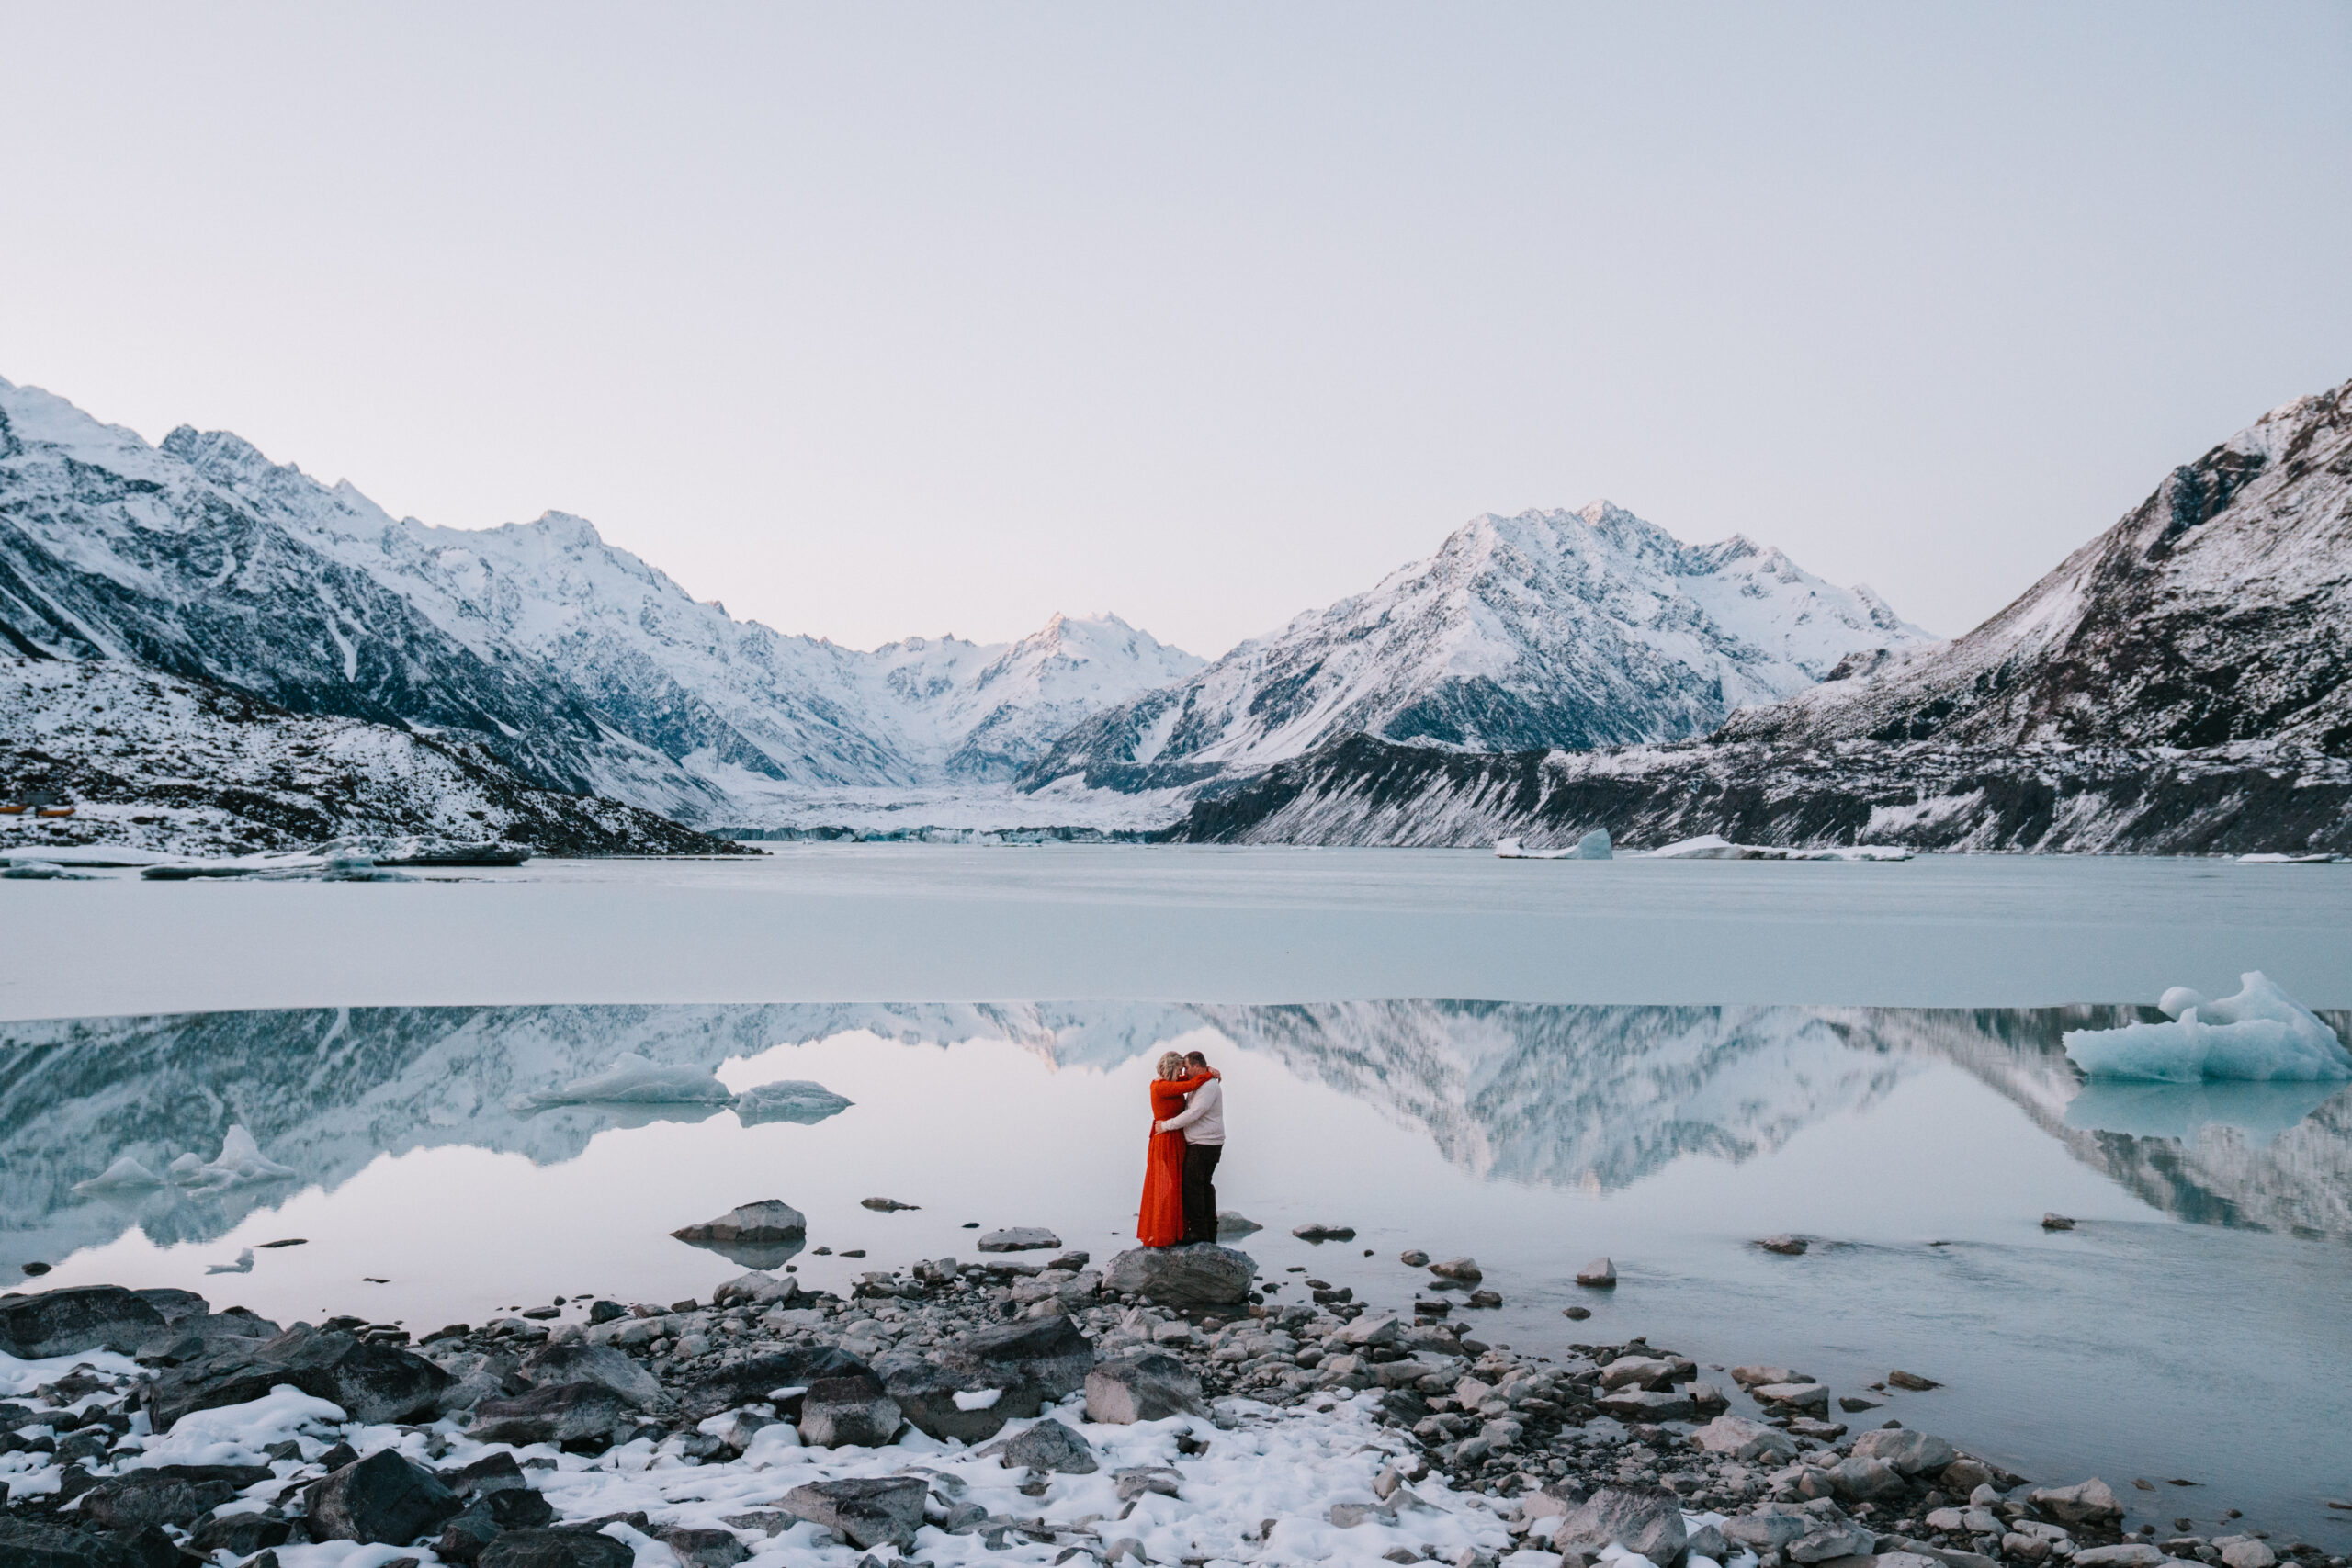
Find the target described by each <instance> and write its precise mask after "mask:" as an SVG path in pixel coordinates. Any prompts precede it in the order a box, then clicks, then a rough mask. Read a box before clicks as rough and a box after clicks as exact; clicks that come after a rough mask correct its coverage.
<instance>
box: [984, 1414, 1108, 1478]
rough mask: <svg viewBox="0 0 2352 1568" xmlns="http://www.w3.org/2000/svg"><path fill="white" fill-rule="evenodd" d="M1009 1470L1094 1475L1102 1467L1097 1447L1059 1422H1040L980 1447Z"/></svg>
mask: <svg viewBox="0 0 2352 1568" xmlns="http://www.w3.org/2000/svg"><path fill="white" fill-rule="evenodd" d="M981 1452H982V1453H983V1454H994V1455H995V1456H996V1457H997V1462H998V1463H1000V1464H1001V1465H1003V1466H1004V1467H1005V1468H1006V1469H1007V1470H1043V1471H1051V1472H1055V1473H1056V1474H1059V1475H1091V1474H1093V1473H1094V1472H1096V1471H1098V1470H1100V1469H1102V1468H1103V1461H1101V1460H1099V1459H1097V1458H1095V1457H1094V1446H1093V1445H1092V1444H1091V1443H1089V1442H1088V1441H1087V1440H1086V1439H1085V1438H1081V1437H1080V1436H1079V1435H1078V1434H1077V1433H1076V1432H1073V1431H1071V1430H1070V1429H1069V1427H1065V1426H1063V1425H1062V1424H1061V1423H1060V1422H1058V1421H1053V1420H1046V1421H1040V1422H1038V1423H1037V1424H1036V1425H1035V1426H1034V1427H1030V1428H1028V1429H1027V1430H1026V1431H1023V1432H1017V1433H1015V1434H1014V1435H1013V1436H1012V1437H1010V1438H1005V1439H1004V1440H1003V1441H1002V1442H999V1443H991V1444H990V1445H989V1447H987V1448H986V1449H983V1450H981Z"/></svg>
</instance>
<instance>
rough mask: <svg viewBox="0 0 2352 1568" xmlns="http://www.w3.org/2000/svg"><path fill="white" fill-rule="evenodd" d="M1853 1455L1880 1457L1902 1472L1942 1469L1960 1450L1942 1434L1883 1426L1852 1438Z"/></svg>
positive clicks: (1913, 1472)
mask: <svg viewBox="0 0 2352 1568" xmlns="http://www.w3.org/2000/svg"><path fill="white" fill-rule="evenodd" d="M1854 1457H1855V1458H1856V1459H1880V1460H1884V1461H1886V1462H1887V1463H1889V1464H1891V1465H1893V1466H1894V1468H1895V1469H1897V1470H1899V1471H1901V1472H1903V1473H1904V1474H1905V1475H1921V1474H1925V1473H1926V1472H1928V1471H1935V1470H1941V1469H1943V1468H1944V1466H1946V1465H1948V1464H1950V1463H1951V1461H1954V1460H1956V1459H1958V1458H1959V1457H1960V1450H1958V1449H1955V1448H1953V1447H1952V1446H1951V1444H1950V1443H1948V1442H1945V1441H1944V1440H1943V1439H1942V1438H1931V1437H1929V1436H1928V1434H1927V1433H1925V1432H1915V1431H1912V1430H1911V1429H1910V1428H1909V1427H1881V1428H1879V1429H1878V1430H1876V1431H1873V1432H1864V1433H1863V1434H1862V1435H1861V1436H1860V1437H1859V1438H1855V1439H1854Z"/></svg>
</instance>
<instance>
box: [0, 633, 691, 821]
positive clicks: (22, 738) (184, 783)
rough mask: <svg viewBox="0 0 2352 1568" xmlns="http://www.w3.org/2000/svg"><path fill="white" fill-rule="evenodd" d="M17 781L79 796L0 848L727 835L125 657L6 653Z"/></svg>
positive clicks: (7, 776)
mask: <svg viewBox="0 0 2352 1568" xmlns="http://www.w3.org/2000/svg"><path fill="white" fill-rule="evenodd" d="M0 782H5V783H6V785H7V786H8V787H9V788H11V789H12V790H23V791H27V792H30V791H35V790H44V791H48V792H50V793H51V794H54V795H59V796H61V797H62V798H65V799H68V800H72V801H74V803H75V805H76V810H75V812H74V816H72V817H71V818H50V819H41V818H35V817H33V816H30V815H19V816H15V817H0V852H7V851H12V850H28V849H37V848H46V847H51V846H55V845H61V844H92V843H100V844H108V845H118V844H120V845H130V846H132V847H134V848H138V849H144V850H154V851H160V852H167V853H174V854H242V853H249V852H255V851H271V850H292V849H301V848H306V847H309V846H311V845H315V844H317V843H320V842H322V841H323V840H333V839H342V838H345V837H353V838H368V839H380V838H396V837H405V836H409V835H415V836H418V837H422V838H427V839H437V840H461V841H469V842H478V841H481V840H504V841H507V842H511V843H516V844H523V845H527V846H529V847H531V848H534V849H537V850H538V851H539V852H541V853H545V854H674V853H708V852H713V851H715V850H721V849H723V848H724V847H725V846H723V845H720V844H718V843H715V842H713V841H712V840H707V839H705V838H704V837H703V836H702V835H700V834H698V833H695V832H691V831H689V830H687V829H684V828H681V827H679V826H678V825H677V824H676V823H674V822H672V821H670V820H669V819H668V818H662V817H659V816H656V815H655V814H653V813H652V812H650V811H645V810H641V809H639V808H638V807H632V806H627V805H624V804H622V803H621V802H619V801H616V800H605V799H602V798H600V797H598V796H594V795H566V794H560V793H558V792H556V791H552V790H545V789H539V788H537V787H535V786H533V785H531V784H526V783H525V782H524V781H523V780H521V779H519V778H517V777H516V776H515V774H514V773H512V772H511V771H509V770H508V769H507V768H505V767H504V766H503V764H501V763H500V762H499V761H497V760H496V759H494V758H492V757H491V756H489V755H487V754H486V753H484V752H483V751H482V750H481V748H480V747H478V746H476V745H474V744H473V743H472V742H471V741H469V740H465V739H458V738H457V737H453V736H438V737H435V736H427V735H420V734H418V733H416V732H414V731H413V730H408V729H401V728H393V727H391V726H390V725H382V724H373V723H370V722H368V720H366V719H356V718H345V717H342V716H319V715H298V714H289V713H287V712H285V711H283V710H282V709H277V708H273V707H271V706H270V705H268V704H266V703H264V702H262V701H260V700H259V699H257V698H254V697H253V696H251V695H248V694H245V693H243V692H237V691H232V690H229V689H227V688H225V687H221V686H216V685H213V684H211V683H210V682H205V681H200V680H189V679H187V678H184V677H181V676H177V675H169V674H165V673H164V672H163V671H157V670H148V669H142V668H141V667H139V666H137V665H134V664H131V663H130V662H128V661H126V660H119V659H90V660H72V659H25V658H12V657H6V656H0Z"/></svg>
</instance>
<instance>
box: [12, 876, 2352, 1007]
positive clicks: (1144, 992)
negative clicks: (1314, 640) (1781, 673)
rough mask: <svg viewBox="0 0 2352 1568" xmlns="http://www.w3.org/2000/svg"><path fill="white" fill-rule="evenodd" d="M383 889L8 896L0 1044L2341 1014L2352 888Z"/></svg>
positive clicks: (1611, 879)
mask: <svg viewBox="0 0 2352 1568" xmlns="http://www.w3.org/2000/svg"><path fill="white" fill-rule="evenodd" d="M771 847H772V849H773V851H774V852H773V853H771V854H769V855H766V856H763V857H755V858H746V859H744V860H741V861H617V860H616V861H569V862H567V861H537V862H533V863H529V864H526V865H524V866H521V867H518V868H515V869H514V870H512V871H495V870H492V871H480V872H465V873H451V874H447V875H441V874H419V875H418V877H417V880H415V881H413V882H408V883H402V884H390V885H385V884H361V885H356V886H342V885H321V884H309V883H299V884H298V883H273V884H240V883H169V884H159V883H141V882H137V881H135V880H127V879H130V878H132V877H135V873H132V872H120V873H111V874H106V873H102V874H100V876H101V877H102V878H103V879H102V880H94V881H86V882H17V881H10V882H0V954H5V955H6V957H5V959H0V1018H62V1017H68V1016H74V1015H90V1014H114V1013H126V1012H170V1011H183V1010H198V1009H218V1008H252V1007H347V1006H403V1005H405V1006H417V1005H424V1004H429V1003H441V1002H452V1003H477V1004H481V1003H524V1002H557V1001H560V1002H600V1001H601V1002H718V1001H827V1000H952V1001H970V1000H975V999H987V998H1035V997H1060V998H1163V999H1171V1000H1182V1001H1231V1002H1283V1001H1323V1000H1336V999H1343V998H1383V997H1477V998H1490V999H1495V1000H1517V1001H1555V1002H1689V1003H1695V1004H1700V1005H1709V1006H1712V1005H1716V1004H1722V1003H1744V1002H1802V1003H1857V1004H1875V1005H1884V1006H1897V1007H1932V1006H1950V1007H1977V1006H2016V1007H2021V1006H2035V1005H2045V1004H2057V1003H2067V1002H2086V1001H2105V1002H2118V1001H2133V1000H2139V1001H2144V1000H2147V999H2150V998H2154V997H2157V996H2159V995H2161V994H2162V993H2163V992H2164V991H2165V988H2166V987H2171V986H2173V985H2176V984H2178V983H2179V982H2181V981H2182V980H2183V979H2184V978H2187V979H2193V980H2199V981H2202V982H2204V983H2207V984H2218V983H2220V982H2222V981H2224V980H2226V979H2227V978H2228V977H2229V976H2233V975H2236V974H2238V973H2240V972H2241V971H2244V970H2247V969H2260V970H2262V971H2263V972H2264V973H2266V974H2267V975H2269V976H2272V977H2273V978H2274V979H2276V980H2277V981H2278V983H2279V984H2280V985H2282V986H2284V987H2286V988H2287V989H2288V990H2289V991H2290V993H2291V994H2293V995H2294V996H2296V997H2299V998H2301V999H2302V1000H2303V1001H2304V1002H2305V1003H2307V1004H2309V1005H2311V1006H2312V1007H2340V1006H2346V1005H2352V866H2345V867H2330V866H2312V867H2308V868H2301V869H2298V870H2297V871H2295V872H2294V874H2291V875H2282V874H2280V872H2279V870H2278V867H2275V866H2258V865H2256V866H2247V865H2240V864H2237V863H2232V862H2228V861H2222V860H2185V859H2139V858H2123V857H2115V858H2106V857H2064V856H2037V857H2026V856H1993V855H1987V856H1939V855H1928V856H1921V857H1919V858H1917V859H1916V860H1912V861H1908V862H1905V863H1897V864H1837V863H1828V864H1823V863H1779V862H1745V861H1743V862H1729V863H1726V862H1721V861H1661V860H1655V859H1635V858H1633V857H1630V856H1625V857H1620V858H1618V859H1616V860H1613V861H1563V862H1544V863H1527V862H1521V861H1505V860H1498V859H1497V858H1496V857H1495V856H1494V855H1493V854H1492V853H1491V852H1488V851H1485V850H1312V849H1281V848H1220V847H1213V846H1157V845H1155V846H1129V845H1043V846H1026V847H1021V848H956V847H948V846H937V845H892V844H864V845H776V846H771Z"/></svg>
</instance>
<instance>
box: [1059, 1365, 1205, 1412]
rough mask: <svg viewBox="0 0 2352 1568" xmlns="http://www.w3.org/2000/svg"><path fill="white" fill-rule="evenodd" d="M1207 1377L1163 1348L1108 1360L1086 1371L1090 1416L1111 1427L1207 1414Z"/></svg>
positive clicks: (1087, 1410) (1087, 1408)
mask: <svg viewBox="0 0 2352 1568" xmlns="http://www.w3.org/2000/svg"><path fill="white" fill-rule="evenodd" d="M1208 1413H1209V1407H1208V1402H1207V1401H1206V1400H1204V1399H1203V1398H1202V1397H1201V1380H1200V1379H1199V1378H1198V1377H1197V1376H1195V1375H1194V1374H1193V1370H1192V1369H1191V1368H1190V1367H1187V1366H1186V1365H1185V1364H1184V1363H1183V1362H1182V1361H1180V1360H1178V1359H1176V1358H1175V1357H1173V1356H1170V1355H1169V1354H1167V1353H1166V1352H1164V1351H1159V1350H1147V1351H1145V1352H1143V1353H1142V1354H1140V1355H1135V1356H1124V1357H1121V1358H1119V1359H1116V1360H1110V1361H1103V1362H1102V1363H1100V1364H1099V1365H1097V1366H1096V1367H1095V1368H1094V1370H1093V1371H1090V1372H1088V1373H1087V1374H1086V1418H1087V1419H1088V1420H1090V1421H1100V1422H1103V1423H1104V1424H1105V1425H1108V1426H1115V1427H1126V1426H1132V1425H1134V1424H1135V1423H1136V1422H1138V1421H1159V1420H1164V1419H1166V1418H1167V1417H1169V1416H1206V1415H1207V1414H1208Z"/></svg>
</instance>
